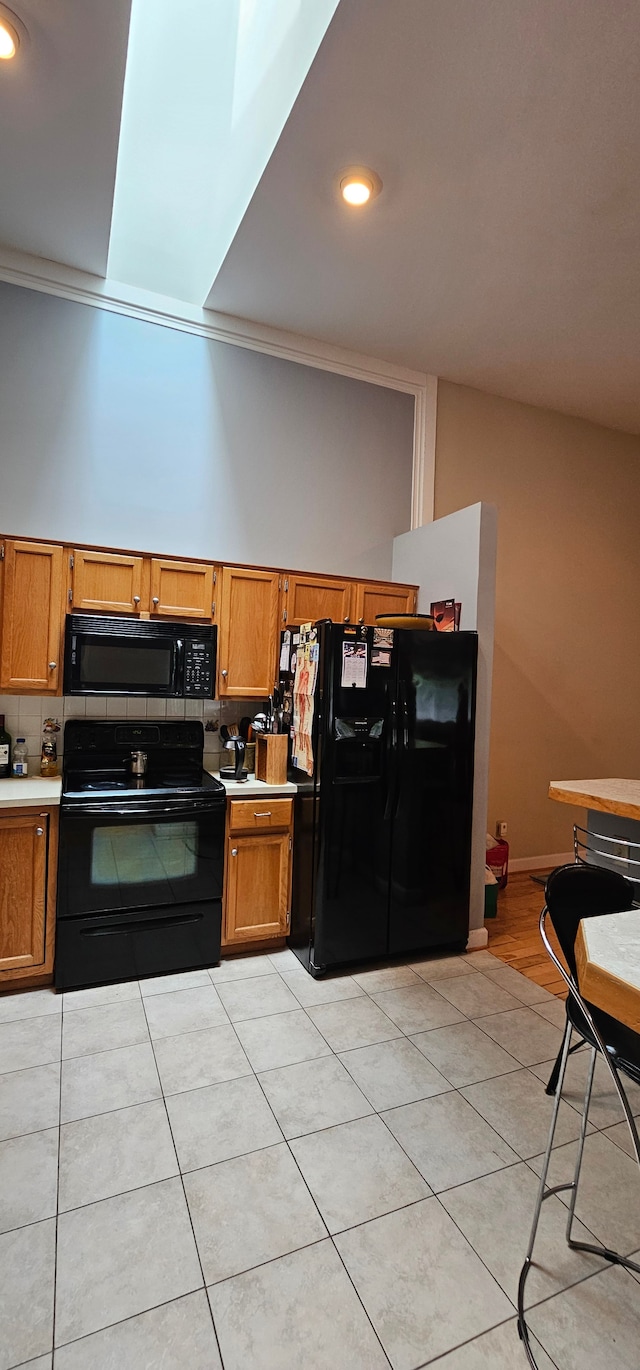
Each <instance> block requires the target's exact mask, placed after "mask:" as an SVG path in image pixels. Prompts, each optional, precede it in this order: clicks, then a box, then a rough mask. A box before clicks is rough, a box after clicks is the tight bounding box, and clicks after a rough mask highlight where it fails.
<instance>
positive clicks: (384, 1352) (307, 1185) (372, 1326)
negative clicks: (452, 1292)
mask: <svg viewBox="0 0 640 1370" xmlns="http://www.w3.org/2000/svg"><path fill="white" fill-rule="evenodd" d="M310 1021H313V1020H312V1019H311V1020H310ZM331 1054H332V1055H333V1056H334V1057H336V1054H335V1052H334V1051H333V1050H331ZM324 1059H326V1058H324ZM336 1059H337V1057H336ZM256 1079H257V1080H258V1084H259V1086H260V1088H261V1089H262V1093H263V1095H264V1097H265V1100H266V1102H267V1104H269V1100H268V1099H267V1096H266V1094H265V1091H264V1089H263V1086H262V1081H261V1080H260V1079H259V1078H258V1075H257V1074H256ZM269 1107H271V1105H270V1104H269ZM271 1111H272V1112H273V1110H271ZM368 1116H371V1115H368ZM274 1117H275V1114H274ZM277 1121H278V1120H277V1118H276V1122H277ZM353 1121H356V1120H353ZM283 1136H284V1134H283ZM290 1140H291V1141H294V1140H295V1138H291V1139H289V1138H288V1137H285V1138H284V1142H285V1146H286V1147H287V1149H288V1152H289V1155H290V1156H291V1158H292V1160H293V1163H294V1165H295V1167H296V1169H297V1171H298V1174H299V1175H300V1178H301V1180H302V1182H303V1184H304V1186H305V1189H306V1190H307V1193H308V1194H309V1197H310V1199H311V1202H312V1203H313V1205H314V1208H315V1210H316V1212H317V1214H318V1217H319V1219H320V1222H321V1223H322V1225H323V1227H324V1229H325V1231H326V1233H327V1236H326V1238H325V1237H323V1238H322V1239H321V1240H322V1241H326V1240H328V1241H330V1242H331V1245H332V1247H333V1250H334V1251H335V1253H336V1255H337V1257H338V1260H339V1261H340V1264H341V1265H342V1268H343V1270H344V1271H345V1274H346V1276H347V1279H348V1280H349V1283H350V1285H351V1288H352V1289H353V1290H354V1293H355V1295H356V1298H357V1300H358V1303H359V1304H360V1307H361V1308H362V1311H363V1313H364V1316H365V1318H366V1319H367V1322H368V1324H369V1326H370V1327H371V1330H372V1332H373V1335H374V1337H375V1338H376V1340H377V1342H378V1344H379V1346H380V1349H381V1351H382V1354H383V1356H384V1357H385V1359H386V1360H387V1362H388V1364H389V1366H390V1367H391V1361H390V1360H389V1357H388V1356H387V1353H386V1351H385V1349H384V1346H383V1345H382V1342H381V1340H380V1337H379V1335H378V1332H377V1330H376V1328H375V1326H374V1324H373V1321H372V1319H371V1318H370V1317H369V1314H368V1312H367V1309H366V1308H365V1306H364V1303H363V1301H362V1299H361V1297H360V1293H359V1291H358V1290H357V1289H356V1286H355V1284H354V1282H353V1280H352V1279H351V1275H350V1274H349V1271H348V1270H347V1267H346V1266H345V1263H344V1261H343V1259H342V1256H341V1255H340V1252H339V1251H338V1248H337V1246H336V1244H335V1242H334V1240H333V1236H332V1234H331V1232H329V1229H328V1227H327V1224H326V1222H325V1219H324V1217H323V1215H322V1212H321V1210H320V1207H319V1204H318V1203H317V1201H316V1198H315V1195H314V1194H313V1193H312V1191H311V1188H310V1187H309V1184H308V1182H307V1179H306V1176H305V1175H304V1173H303V1171H302V1169H301V1167H300V1164H299V1162H298V1158H297V1156H296V1155H295V1153H294V1151H293V1150H292V1147H291V1145H290ZM310 1244H311V1243H310ZM314 1244H315V1243H314ZM300 1249H304V1248H300ZM275 1259H278V1257H276V1258H275ZM265 1264H270V1262H265ZM391 1370H392V1368H391Z"/></svg>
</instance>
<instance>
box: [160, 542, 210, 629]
mask: <svg viewBox="0 0 640 1370" xmlns="http://www.w3.org/2000/svg"><path fill="white" fill-rule="evenodd" d="M150 608H151V613H152V614H163V615H167V616H170V617H171V618H206V619H209V620H211V617H212V614H213V566H201V565H200V564H199V563H198V562H197V561H168V560H167V561H164V560H160V559H159V558H158V557H153V558H152V560H151V605H150Z"/></svg>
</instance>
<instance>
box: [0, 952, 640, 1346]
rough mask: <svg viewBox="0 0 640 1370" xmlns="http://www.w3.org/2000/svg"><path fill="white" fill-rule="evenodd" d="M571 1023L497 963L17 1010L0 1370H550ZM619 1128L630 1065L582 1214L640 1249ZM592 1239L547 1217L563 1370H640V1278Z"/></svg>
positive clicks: (8, 1037) (596, 1233)
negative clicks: (609, 1260)
mask: <svg viewBox="0 0 640 1370" xmlns="http://www.w3.org/2000/svg"><path fill="white" fill-rule="evenodd" d="M561 1021H562V1020H561V1016H559V1014H558V1006H557V1003H556V1001H555V1000H554V999H553V998H552V996H551V995H549V994H547V992H546V991H545V990H544V988H541V987H539V986H532V985H531V982H530V981H525V980H524V977H522V976H521V975H520V974H519V973H518V972H516V971H513V970H509V969H506V968H505V967H503V966H502V965H501V963H500V962H497V961H496V960H495V958H493V957H491V956H490V954H488V953H486V952H481V953H476V954H475V955H474V954H473V953H471V954H469V955H467V956H460V957H457V958H452V957H447V958H440V959H437V958H424V959H423V960H420V961H411V962H410V963H408V964H406V965H393V966H387V967H376V968H373V969H368V968H366V967H364V968H362V969H361V970H359V971H356V972H355V973H353V974H349V975H338V976H334V977H331V978H329V979H327V980H324V981H313V980H312V979H310V977H309V976H307V974H306V972H305V971H304V970H302V968H301V967H300V966H299V964H298V962H297V961H296V959H295V958H294V957H293V954H292V953H291V952H287V951H282V952H277V953H273V954H272V955H271V956H269V955H266V954H265V955H263V956H248V957H245V958H242V959H236V960H233V961H228V962H226V963H223V964H222V965H221V966H219V967H215V968H212V970H211V973H210V974H209V973H208V972H206V971H196V972H193V974H180V975H176V976H174V977H171V976H162V977H159V978H158V979H156V980H148V981H144V982H141V984H140V985H138V984H136V983H129V984H126V985H112V986H105V987H101V988H98V989H92V990H87V991H80V992H77V993H68V994H66V995H65V996H63V997H61V996H56V995H55V994H54V993H53V992H50V991H48V990H40V991H32V992H27V993H25V994H22V995H8V996H7V995H5V996H3V997H0V1271H1V1272H2V1275H1V1278H0V1370H13V1368H14V1367H17V1366H21V1367H23V1368H24V1370H29V1368H30V1370H114V1367H117V1370H142V1367H149V1370H155V1367H156V1366H157V1367H160V1366H162V1370H221V1367H224V1370H384V1367H387V1370H388V1367H389V1366H391V1367H392V1368H393V1370H418V1368H419V1367H423V1366H427V1365H429V1366H431V1365H434V1366H435V1365H437V1366H438V1367H439V1370H514V1367H515V1370H517V1367H518V1366H522V1367H523V1370H524V1367H525V1365H526V1360H525V1357H524V1353H523V1351H522V1348H521V1346H520V1343H519V1340H518V1335H517V1330H516V1324H515V1319H514V1311H515V1297H516V1283H517V1275H518V1271H519V1268H520V1264H521V1261H522V1258H523V1254H524V1250H525V1247H526V1241H527V1236H528V1229H529V1223H530V1220H531V1213H532V1209H533V1204H534V1198H535V1191H536V1171H537V1170H538V1169H539V1165H540V1152H541V1151H542V1149H543V1147H544V1144H545V1139H546V1132H547V1125H548V1119H549V1112H550V1107H551V1104H550V1100H548V1099H547V1098H546V1096H545V1094H544V1081H545V1080H546V1078H547V1075H548V1072H549V1070H550V1068H551V1060H552V1058H553V1057H554V1055H555V1052H556V1050H557V1048H558V1045H559V1043H560V1036H561ZM585 1066H586V1054H585V1053H579V1054H578V1055H577V1056H576V1057H574V1058H572V1062H571V1068H570V1077H569V1102H567V1103H564V1104H563V1106H562V1109H561V1114H560V1124H559V1129H558V1134H557V1138H558V1146H557V1149H556V1152H555V1155H554V1160H553V1166H552V1181H554V1182H555V1181H558V1180H559V1179H564V1178H565V1177H567V1176H568V1174H569V1172H570V1168H571V1163H572V1156H573V1152H574V1143H575V1139H576V1138H577V1136H578V1131H579V1113H578V1109H579V1107H580V1095H581V1076H582V1075H583V1073H584V1069H585ZM634 1106H636V1107H637V1109H638V1111H640V1091H636V1092H635V1094H634ZM618 1119H619V1114H618V1110H617V1106H616V1103H615V1100H614V1099H612V1097H611V1091H610V1089H609V1088H608V1081H607V1077H606V1075H605V1074H603V1073H602V1071H600V1072H599V1073H598V1076H597V1080H596V1096H595V1106H594V1114H593V1121H594V1126H593V1127H592V1128H591V1132H590V1135H589V1138H588V1140H587V1145H586V1151H585V1169H584V1179H583V1186H582V1188H581V1193H580V1196H579V1199H578V1205H577V1215H578V1219H579V1223H580V1230H581V1232H582V1235H583V1237H584V1239H585V1240H589V1239H590V1238H591V1237H595V1238H596V1239H599V1240H604V1241H610V1242H615V1243H617V1244H618V1245H619V1246H620V1248H621V1249H623V1250H626V1251H633V1250H634V1249H635V1248H637V1246H638V1244H639V1243H640V1202H639V1200H640V1182H639V1178H638V1172H637V1167H636V1166H635V1163H634V1162H633V1161H632V1160H631V1158H630V1156H629V1155H628V1154H627V1150H626V1147H625V1142H624V1138H623V1136H622V1134H621V1132H620V1129H621V1127H622V1125H621V1124H620V1123H619V1121H618ZM565 1218H566V1206H565V1204H564V1202H563V1199H562V1198H561V1197H558V1198H554V1199H550V1200H549V1201H548V1202H547V1204H545V1207H544V1209H543V1218H542V1223H541V1228H540V1236H539V1247H538V1255H539V1262H538V1266H537V1268H536V1269H535V1270H534V1271H533V1272H532V1275H531V1278H530V1281H529V1293H530V1301H531V1304H532V1305H533V1306H532V1310H531V1315H530V1325H531V1329H532V1332H533V1333H534V1334H535V1336H536V1337H537V1338H538V1339H539V1340H538V1341H537V1342H536V1343H535V1345H536V1355H537V1357H538V1360H539V1364H540V1367H541V1370H554V1366H555V1367H561V1370H571V1368H572V1367H574V1366H575V1367H576V1370H578V1367H579V1368H580V1370H601V1367H602V1366H603V1365H606V1366H607V1370H637V1365H638V1349H637V1348H638V1345H639V1344H640V1290H639V1288H638V1282H637V1281H636V1280H635V1279H634V1278H633V1277H632V1276H631V1275H629V1274H627V1273H626V1272H625V1271H623V1270H619V1269H618V1270H611V1269H604V1268H603V1263H602V1262H601V1261H599V1260H598V1259H596V1258H595V1257H591V1256H588V1255H583V1254H580V1253H575V1252H574V1253H572V1252H570V1251H569V1250H568V1249H567V1247H566V1244H565V1241H564V1222H565Z"/></svg>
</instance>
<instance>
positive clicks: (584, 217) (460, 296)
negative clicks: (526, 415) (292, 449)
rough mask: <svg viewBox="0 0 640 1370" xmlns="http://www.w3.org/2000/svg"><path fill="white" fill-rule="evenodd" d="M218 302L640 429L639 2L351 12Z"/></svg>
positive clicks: (272, 173)
mask: <svg viewBox="0 0 640 1370" xmlns="http://www.w3.org/2000/svg"><path fill="white" fill-rule="evenodd" d="M350 163H365V164H367V165H370V166H372V167H373V168H374V169H375V170H376V171H377V172H378V173H379V174H380V176H381V177H382V180H383V183H384V189H383V192H382V194H381V195H380V197H379V199H377V200H376V201H375V202H374V203H373V204H372V205H371V206H370V207H369V208H368V209H367V210H364V211H362V212H361V213H359V214H358V213H357V212H354V211H349V210H348V209H346V207H344V206H343V205H341V204H340V203H339V202H338V200H337V198H336V197H335V194H334V192H333V182H334V177H335V174H336V172H337V171H338V170H339V169H340V168H342V167H344V166H345V165H348V164H350ZM207 303H208V305H209V307H211V308H214V309H216V310H221V311H224V312H227V313H230V314H234V315H240V316H242V317H245V318H251V319H255V320H259V321H260V322H264V323H269V324H274V325H277V326H279V327H283V328H287V329H292V330H295V331H298V332H302V333H306V334H312V335H314V336H316V337H319V338H323V339H327V340H330V341H332V342H336V343H340V344H342V345H343V346H346V347H351V348H356V349H357V350H359V351H361V352H367V353H370V354H372V355H374V356H379V357H384V358H386V359H388V360H390V361H395V362H398V363H402V364H405V365H408V366H411V367H418V368H422V369H425V370H428V371H432V372H435V373H437V374H439V375H441V376H444V377H448V378H449V379H451V380H455V381H459V382H464V383H466V384H469V385H473V386H477V387H479V388H480V389H483V390H487V391H492V392H495V393H498V394H502V395H506V396H510V397H513V398H516V399H521V400H525V401H528V402H531V403H533V404H540V405H548V406H550V407H552V408H554V409H559V410H561V411H566V412H569V413H573V414H579V415H583V416H585V417H587V418H591V419H593V420H595V421H597V422H602V423H605V424H609V425H612V426H614V427H621V428H626V429H629V430H632V431H640V19H639V10H638V4H637V0H535V3H532V0H341V4H340V6H339V8H338V11H337V13H336V15H335V17H334V19H333V21H332V24H331V26H330V28H329V31H328V33H327V36H326V37H325V39H324V42H323V44H322V46H321V48H320V51H319V53H318V55H317V57H316V59H315V62H314V64H313V66H312V68H311V72H310V74H309V76H308V77H307V80H306V82H305V84H304V86H303V88H302V91H301V93H300V95H299V97H298V100H297V102H296V104H295V106H294V109H293V112H292V114H291V115H290V118H289V120H288V122H287V124H286V126H285V129H284V132H283V134H282V136H281V138H280V140H279V142H278V145H277V147H276V149H275V151H274V153H273V155H272V157H271V160H270V162H269V165H268V167H267V169H266V171H265V173H264V175H263V177H262V180H261V182H260V184H259V186H258V188H257V190H256V192H255V194H254V196H253V199H252V202H251V204H250V206H249V208H248V210H247V212H246V214H245V217H244V220H243V222H242V224H241V226H240V228H239V231H238V233H237V235H236V237H235V239H234V242H233V244H232V246H231V248H230V250H229V253H228V255H227V258H226V260H225V262H224V264H223V266H222V269H221V271H220V273H219V275H218V278H217V280H216V282H215V284H214V287H213V289H212V291H211V294H210V296H209V299H208V301H207Z"/></svg>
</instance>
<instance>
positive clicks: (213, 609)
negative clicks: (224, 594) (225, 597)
mask: <svg viewBox="0 0 640 1370" xmlns="http://www.w3.org/2000/svg"><path fill="white" fill-rule="evenodd" d="M215 611H216V602H215V599H214V601H213V604H212V605H211V617H212V618H213V615H214V614H215Z"/></svg>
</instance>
